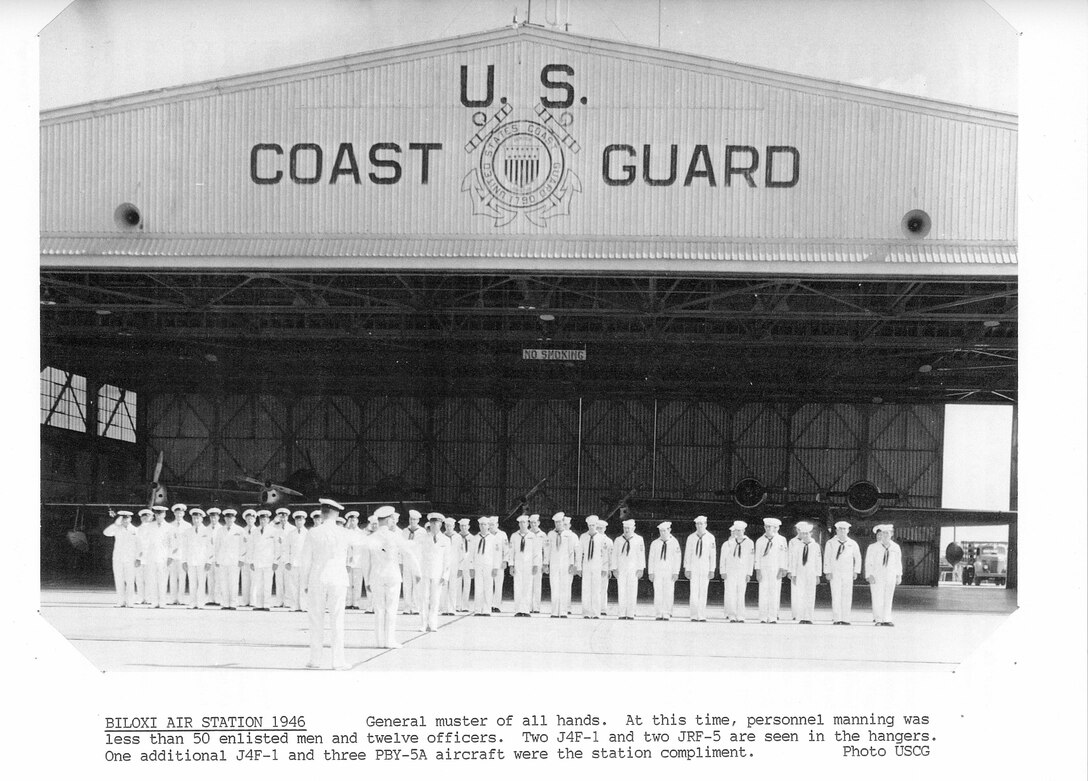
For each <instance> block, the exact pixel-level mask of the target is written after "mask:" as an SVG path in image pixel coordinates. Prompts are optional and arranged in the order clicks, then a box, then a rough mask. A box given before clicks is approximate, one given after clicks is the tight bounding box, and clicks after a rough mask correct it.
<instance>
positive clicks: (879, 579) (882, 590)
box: [869, 575, 895, 623]
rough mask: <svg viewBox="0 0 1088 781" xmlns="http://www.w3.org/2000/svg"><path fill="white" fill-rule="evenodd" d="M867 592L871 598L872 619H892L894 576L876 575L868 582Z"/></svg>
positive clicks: (880, 620) (879, 620)
mask: <svg viewBox="0 0 1088 781" xmlns="http://www.w3.org/2000/svg"><path fill="white" fill-rule="evenodd" d="M869 594H870V595H871V596H872V598H873V620H874V621H876V622H878V623H879V622H883V621H891V620H892V598H893V597H894V596H895V577H894V576H891V575H888V576H884V575H877V576H876V578H875V579H874V580H873V582H872V583H870V584H869Z"/></svg>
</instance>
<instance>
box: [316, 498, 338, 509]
mask: <svg viewBox="0 0 1088 781" xmlns="http://www.w3.org/2000/svg"><path fill="white" fill-rule="evenodd" d="M317 501H318V502H319V503H320V504H322V505H324V506H325V507H329V508H331V509H333V510H339V511H340V512H343V511H344V505H342V504H340V502H338V501H336V500H335V499H318V500H317Z"/></svg>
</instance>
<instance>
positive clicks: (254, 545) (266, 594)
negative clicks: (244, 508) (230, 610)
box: [248, 509, 279, 613]
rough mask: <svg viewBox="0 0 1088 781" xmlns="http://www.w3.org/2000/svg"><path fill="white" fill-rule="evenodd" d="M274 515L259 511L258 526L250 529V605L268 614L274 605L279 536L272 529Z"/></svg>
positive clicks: (266, 511) (262, 510)
mask: <svg viewBox="0 0 1088 781" xmlns="http://www.w3.org/2000/svg"><path fill="white" fill-rule="evenodd" d="M271 517H272V513H271V512H269V511H268V510H264V509H261V510H258V511H257V525H256V526H254V527H252V528H251V529H250V537H249V546H248V549H249V550H248V559H249V561H248V566H249V578H250V580H249V582H250V597H249V600H250V604H252V605H253V609H254V610H259V611H262V612H265V613H267V612H268V611H269V609H270V608H269V606H270V605H271V603H272V566H273V565H274V564H275V563H276V548H277V546H278V543H279V535H277V534H276V532H275V530H273V529H272V524H271V522H270V520H271Z"/></svg>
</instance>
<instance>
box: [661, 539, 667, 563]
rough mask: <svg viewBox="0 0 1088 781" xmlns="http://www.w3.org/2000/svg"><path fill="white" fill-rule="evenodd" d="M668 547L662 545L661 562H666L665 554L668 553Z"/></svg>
mask: <svg viewBox="0 0 1088 781" xmlns="http://www.w3.org/2000/svg"><path fill="white" fill-rule="evenodd" d="M667 549H668V546H667V545H665V543H661V560H662V561H664V560H665V554H666V553H667Z"/></svg>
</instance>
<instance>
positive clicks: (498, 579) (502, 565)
mask: <svg viewBox="0 0 1088 781" xmlns="http://www.w3.org/2000/svg"><path fill="white" fill-rule="evenodd" d="M491 534H492V535H493V536H495V537H497V538H498V539H499V543H498V546H497V548H498V551H499V568H498V571H497V572H496V573H495V578H494V580H495V583H494V585H493V586H492V591H491V600H492V607H491V612H492V613H499V612H501V611H502V597H503V588H504V587H505V586H506V568H507V566H508V565H509V564H510V539H509V538H508V537H507V536H506V532H504V531H503V530H502V529H500V528H499V516H497V515H492V516H491Z"/></svg>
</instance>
